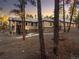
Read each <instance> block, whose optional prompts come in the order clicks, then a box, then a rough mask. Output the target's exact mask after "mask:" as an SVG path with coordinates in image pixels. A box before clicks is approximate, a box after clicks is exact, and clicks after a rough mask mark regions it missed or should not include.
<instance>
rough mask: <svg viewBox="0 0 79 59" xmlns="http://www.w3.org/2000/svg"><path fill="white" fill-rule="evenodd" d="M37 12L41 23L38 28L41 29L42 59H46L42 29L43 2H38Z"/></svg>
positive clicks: (39, 0)
mask: <svg viewBox="0 0 79 59" xmlns="http://www.w3.org/2000/svg"><path fill="white" fill-rule="evenodd" d="M37 12H38V23H39V25H38V27H39V40H40V51H41V59H46V55H45V54H46V53H45V44H44V36H43V27H42V14H41V0H37Z"/></svg>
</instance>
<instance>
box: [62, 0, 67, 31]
mask: <svg viewBox="0 0 79 59" xmlns="http://www.w3.org/2000/svg"><path fill="white" fill-rule="evenodd" d="M64 4H65V3H64V0H63V25H64V32H66V27H65V5H64Z"/></svg>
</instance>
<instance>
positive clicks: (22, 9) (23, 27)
mask: <svg viewBox="0 0 79 59" xmlns="http://www.w3.org/2000/svg"><path fill="white" fill-rule="evenodd" d="M20 3H21V19H22V35H23V40H25V3H24V0H21V2H20Z"/></svg>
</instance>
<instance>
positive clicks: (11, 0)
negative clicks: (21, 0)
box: [0, 0, 54, 15]
mask: <svg viewBox="0 0 79 59" xmlns="http://www.w3.org/2000/svg"><path fill="white" fill-rule="evenodd" d="M41 2H42V14H43V15H52V12H53V7H54V0H41ZM15 3H18V0H8V1H7V2H6V3H4V2H2V0H0V6H1V7H3V12H4V14H6V13H9V11H10V10H12V9H14V8H15V6H14V5H13V4H15ZM36 12H37V11H36V7H34V6H32V5H31V4H30V3H28V4H27V5H26V13H27V14H33V15H35V14H36Z"/></svg>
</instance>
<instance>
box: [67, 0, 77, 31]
mask: <svg viewBox="0 0 79 59" xmlns="http://www.w3.org/2000/svg"><path fill="white" fill-rule="evenodd" d="M75 3H76V0H74V3H73V6H72V11H71V16H70V23H69V27H68V30H67V32H69V31H70V28H71V23H72V19H73V13H74V7H75Z"/></svg>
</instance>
